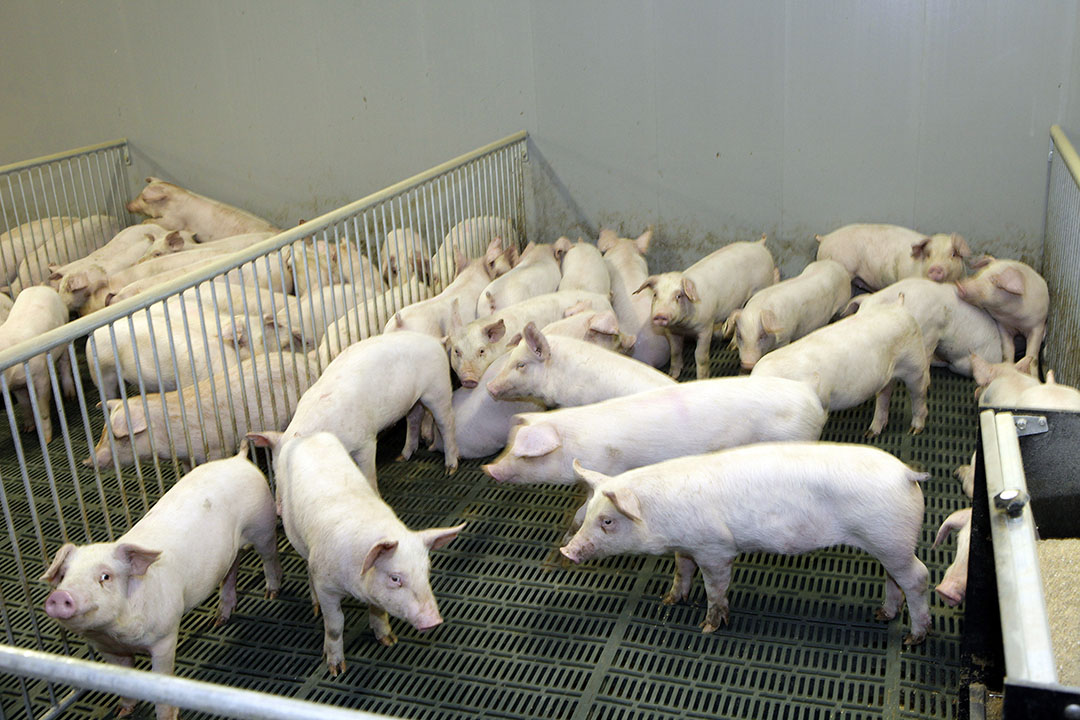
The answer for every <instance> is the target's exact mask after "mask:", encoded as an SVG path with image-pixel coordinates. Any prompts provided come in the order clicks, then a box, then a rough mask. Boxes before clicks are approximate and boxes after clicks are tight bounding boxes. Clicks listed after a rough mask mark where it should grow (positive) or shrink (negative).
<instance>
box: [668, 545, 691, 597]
mask: <svg viewBox="0 0 1080 720" xmlns="http://www.w3.org/2000/svg"><path fill="white" fill-rule="evenodd" d="M695 572H697V563H695V562H694V558H692V557H690V556H689V555H684V554H682V553H675V575H674V576H673V577H672V578H671V589H670V590H668V591H667V595H664V599H663V602H664V604H665V605H674V604H675V603H677V602H682V601H683V600H685V599H686V598H688V597H690V585H691V584H692V583H693V582H694V573H695Z"/></svg>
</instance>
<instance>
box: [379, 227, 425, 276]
mask: <svg viewBox="0 0 1080 720" xmlns="http://www.w3.org/2000/svg"><path fill="white" fill-rule="evenodd" d="M424 247H425V246H424V239H423V238H422V237H421V236H420V233H418V232H416V231H414V230H413V229H412V228H395V229H393V230H391V231H390V232H388V233H387V234H386V237H385V238H383V242H382V246H381V254H382V258H381V260H380V261H379V264H380V270H381V271H382V275H383V277H384V278H386V281H387V282H389V283H391V284H396V283H397V282H398V276H399V275H400V274H402V273H404V274H406V275H411V274H412V273H413V272H415V273H417V274H418V275H419V276H420V278H421V279H422V280H424V281H425V282H428V281H429V280H430V278H429V277H428V275H429V273H430V271H431V268H430V261H429V260H428V256H429V253H428V252H426V251H425V249H424Z"/></svg>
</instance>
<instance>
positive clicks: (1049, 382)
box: [1046, 370, 1057, 385]
mask: <svg viewBox="0 0 1080 720" xmlns="http://www.w3.org/2000/svg"><path fill="white" fill-rule="evenodd" d="M1046 384H1047V385H1057V381H1056V380H1054V371H1053V370H1047V371H1046Z"/></svg>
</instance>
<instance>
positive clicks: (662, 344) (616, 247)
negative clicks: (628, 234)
mask: <svg viewBox="0 0 1080 720" xmlns="http://www.w3.org/2000/svg"><path fill="white" fill-rule="evenodd" d="M652 235H653V233H652V229H651V228H650V229H648V230H646V231H645V232H644V233H642V234H641V235H639V236H638V237H637V239H636V240H631V239H630V238H620V237H619V236H618V235H617V234H616V233H615V231H614V230H611V229H607V228H605V229H603V230H601V231H600V237H599V239H597V241H596V247H597V249H598V250H600V251H601V252H602V253H603V254H604V264H605V265H607V268H608V275H609V277H610V279H611V305H612V307H613V308H614V309H615V315H616V316H618V318H619V327H620V328H622V331H623V332H625V333H627V334H629V335H633V336H634V338H635V339H634V347H633V350H632V351H631V354H630V356H631V357H633V358H634V359H635V360H640V361H642V362H644V363H648V364H649V365H652V366H653V367H654V368H659V367H663V366H664V365H666V364H667V363H668V361H669V360H670V357H671V352H670V347H669V345H668V340H667V336H665V335H664V333H663V331H662V330H661V329H660V328H658V327H657V326H655V325H653V323H652V298H651V297H649V296H648V295H647V294H645V293H642V294H638V295H634V294H633V293H634V290H636V289H637V288H639V287H641V284H642V283H643V282H645V280H646V279H647V278H648V277H649V267H648V263H647V262H646V261H645V253H647V252H648V251H649V245H650V244H651V242H652Z"/></svg>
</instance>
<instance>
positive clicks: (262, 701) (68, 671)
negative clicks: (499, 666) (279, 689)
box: [0, 644, 387, 720]
mask: <svg viewBox="0 0 1080 720" xmlns="http://www.w3.org/2000/svg"><path fill="white" fill-rule="evenodd" d="M0 672H3V673H10V674H12V675H19V676H23V677H31V678H42V679H46V680H49V681H51V682H56V683H64V684H67V685H74V686H76V687H80V688H83V689H85V690H98V691H100V692H107V693H116V694H117V695H120V696H121V697H132V698H138V699H139V700H145V701H148V702H153V703H166V704H168V705H175V706H177V707H182V708H187V709H190V710H200V711H202V712H208V713H212V714H214V715H223V716H225V717H231V718H246V719H249V720H301V719H303V718H318V719H319V720H377V719H379V718H386V717H387V716H386V715H376V714H374V713H369V712H363V711H360V710H346V709H344V708H336V707H331V706H329V705H322V704H319V703H313V702H308V701H306V700H293V699H291V698H284V697H280V696H278V695H271V694H269V693H262V692H255V691H253V690H240V689H237V688H230V687H225V686H223V685H215V684H214V683H207V682H201V681H198V680H186V679H184V678H178V677H175V676H172V675H161V674H157V673H152V672H147V671H145V670H132V669H131V668H124V667H119V666H116V665H107V664H105V663H97V662H90V661H88V660H79V659H76V658H69V657H64V656H62V655H53V654H51V653H44V652H38V651H37V650H23V649H20V648H13V647H10V646H7V645H2V644H0Z"/></svg>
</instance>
